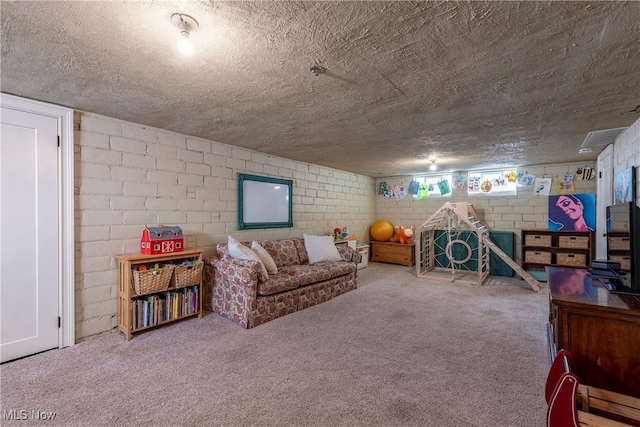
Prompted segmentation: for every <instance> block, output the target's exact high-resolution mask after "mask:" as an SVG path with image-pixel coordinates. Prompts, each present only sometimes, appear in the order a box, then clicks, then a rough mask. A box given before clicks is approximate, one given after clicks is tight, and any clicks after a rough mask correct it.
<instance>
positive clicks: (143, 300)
mask: <svg viewBox="0 0 640 427" xmlns="http://www.w3.org/2000/svg"><path fill="white" fill-rule="evenodd" d="M199 292H200V289H199V287H198V286H197V285H194V286H188V287H185V288H180V289H177V290H173V291H165V292H161V293H159V294H156V295H149V296H145V297H140V298H135V299H132V300H131V328H132V329H139V328H146V327H149V326H155V325H158V324H160V323H163V322H166V321H168V320H175V319H179V318H181V317H184V316H188V315H191V314H195V313H198V311H199V301H200V299H199Z"/></svg>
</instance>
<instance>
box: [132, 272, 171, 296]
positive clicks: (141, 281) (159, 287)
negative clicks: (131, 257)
mask: <svg viewBox="0 0 640 427" xmlns="http://www.w3.org/2000/svg"><path fill="white" fill-rule="evenodd" d="M131 273H132V275H131V288H132V290H133V291H134V292H135V293H136V294H147V293H150V292H158V291H164V290H165V289H167V288H168V287H169V283H170V282H171V275H172V274H173V267H163V268H160V269H158V270H155V269H152V270H145V271H138V270H131Z"/></svg>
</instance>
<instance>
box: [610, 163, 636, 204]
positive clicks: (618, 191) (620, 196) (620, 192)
mask: <svg viewBox="0 0 640 427" xmlns="http://www.w3.org/2000/svg"><path fill="white" fill-rule="evenodd" d="M633 197H634V195H633V169H632V168H628V169H625V170H623V171H622V172H618V173H617V174H616V175H615V176H614V177H613V204H614V205H619V204H620V203H626V202H633Z"/></svg>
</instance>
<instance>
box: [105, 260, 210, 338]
mask: <svg viewBox="0 0 640 427" xmlns="http://www.w3.org/2000/svg"><path fill="white" fill-rule="evenodd" d="M202 252H203V251H202V249H186V250H184V251H182V252H174V253H170V254H162V255H141V254H124V255H118V256H116V258H117V259H118V331H120V332H122V333H124V334H125V337H126V339H127V341H129V340H130V339H131V337H132V335H133V334H135V333H137V332H142V331H145V330H148V329H151V328H155V327H158V326H161V325H165V324H168V323H172V322H175V321H177V320H181V319H185V318H189V317H194V316H198V317H199V318H201V317H202ZM185 261H191V262H192V263H195V264H196V266H194V267H191V268H193V271H192V272H191V273H187V274H186V275H185V274H184V273H185V272H186V270H185V269H188V268H189V267H186V266H181V267H180V268H177V267H176V266H179V265H181V264H182V263H183V262H185ZM156 264H158V266H159V267H160V268H161V269H162V268H167V269H171V272H170V276H169V279H168V286H167V285H163V286H161V287H160V288H157V289H150V290H149V289H147V290H144V287H143V286H141V285H140V283H141V280H142V279H140V278H141V277H144V276H143V274H147V272H153V271H156V272H158V274H161V273H162V274H163V275H165V274H167V273H168V270H165V271H162V272H161V271H160V270H154V269H153V268H154V266H155V265H156ZM141 266H145V267H146V268H147V270H146V271H145V272H140V271H138V269H139V268H140V267H141ZM134 271H135V272H134ZM198 272H199V273H198ZM136 273H137V274H136ZM134 276H137V277H138V284H139V286H138V290H139V292H137V291H136V286H134ZM184 278H186V279H184ZM147 283H148V282H147ZM163 283H166V282H163Z"/></svg>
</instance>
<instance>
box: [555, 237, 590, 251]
mask: <svg viewBox="0 0 640 427" xmlns="http://www.w3.org/2000/svg"><path fill="white" fill-rule="evenodd" d="M558 246H559V247H561V248H571V249H589V237H588V236H560V239H559V241H558Z"/></svg>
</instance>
